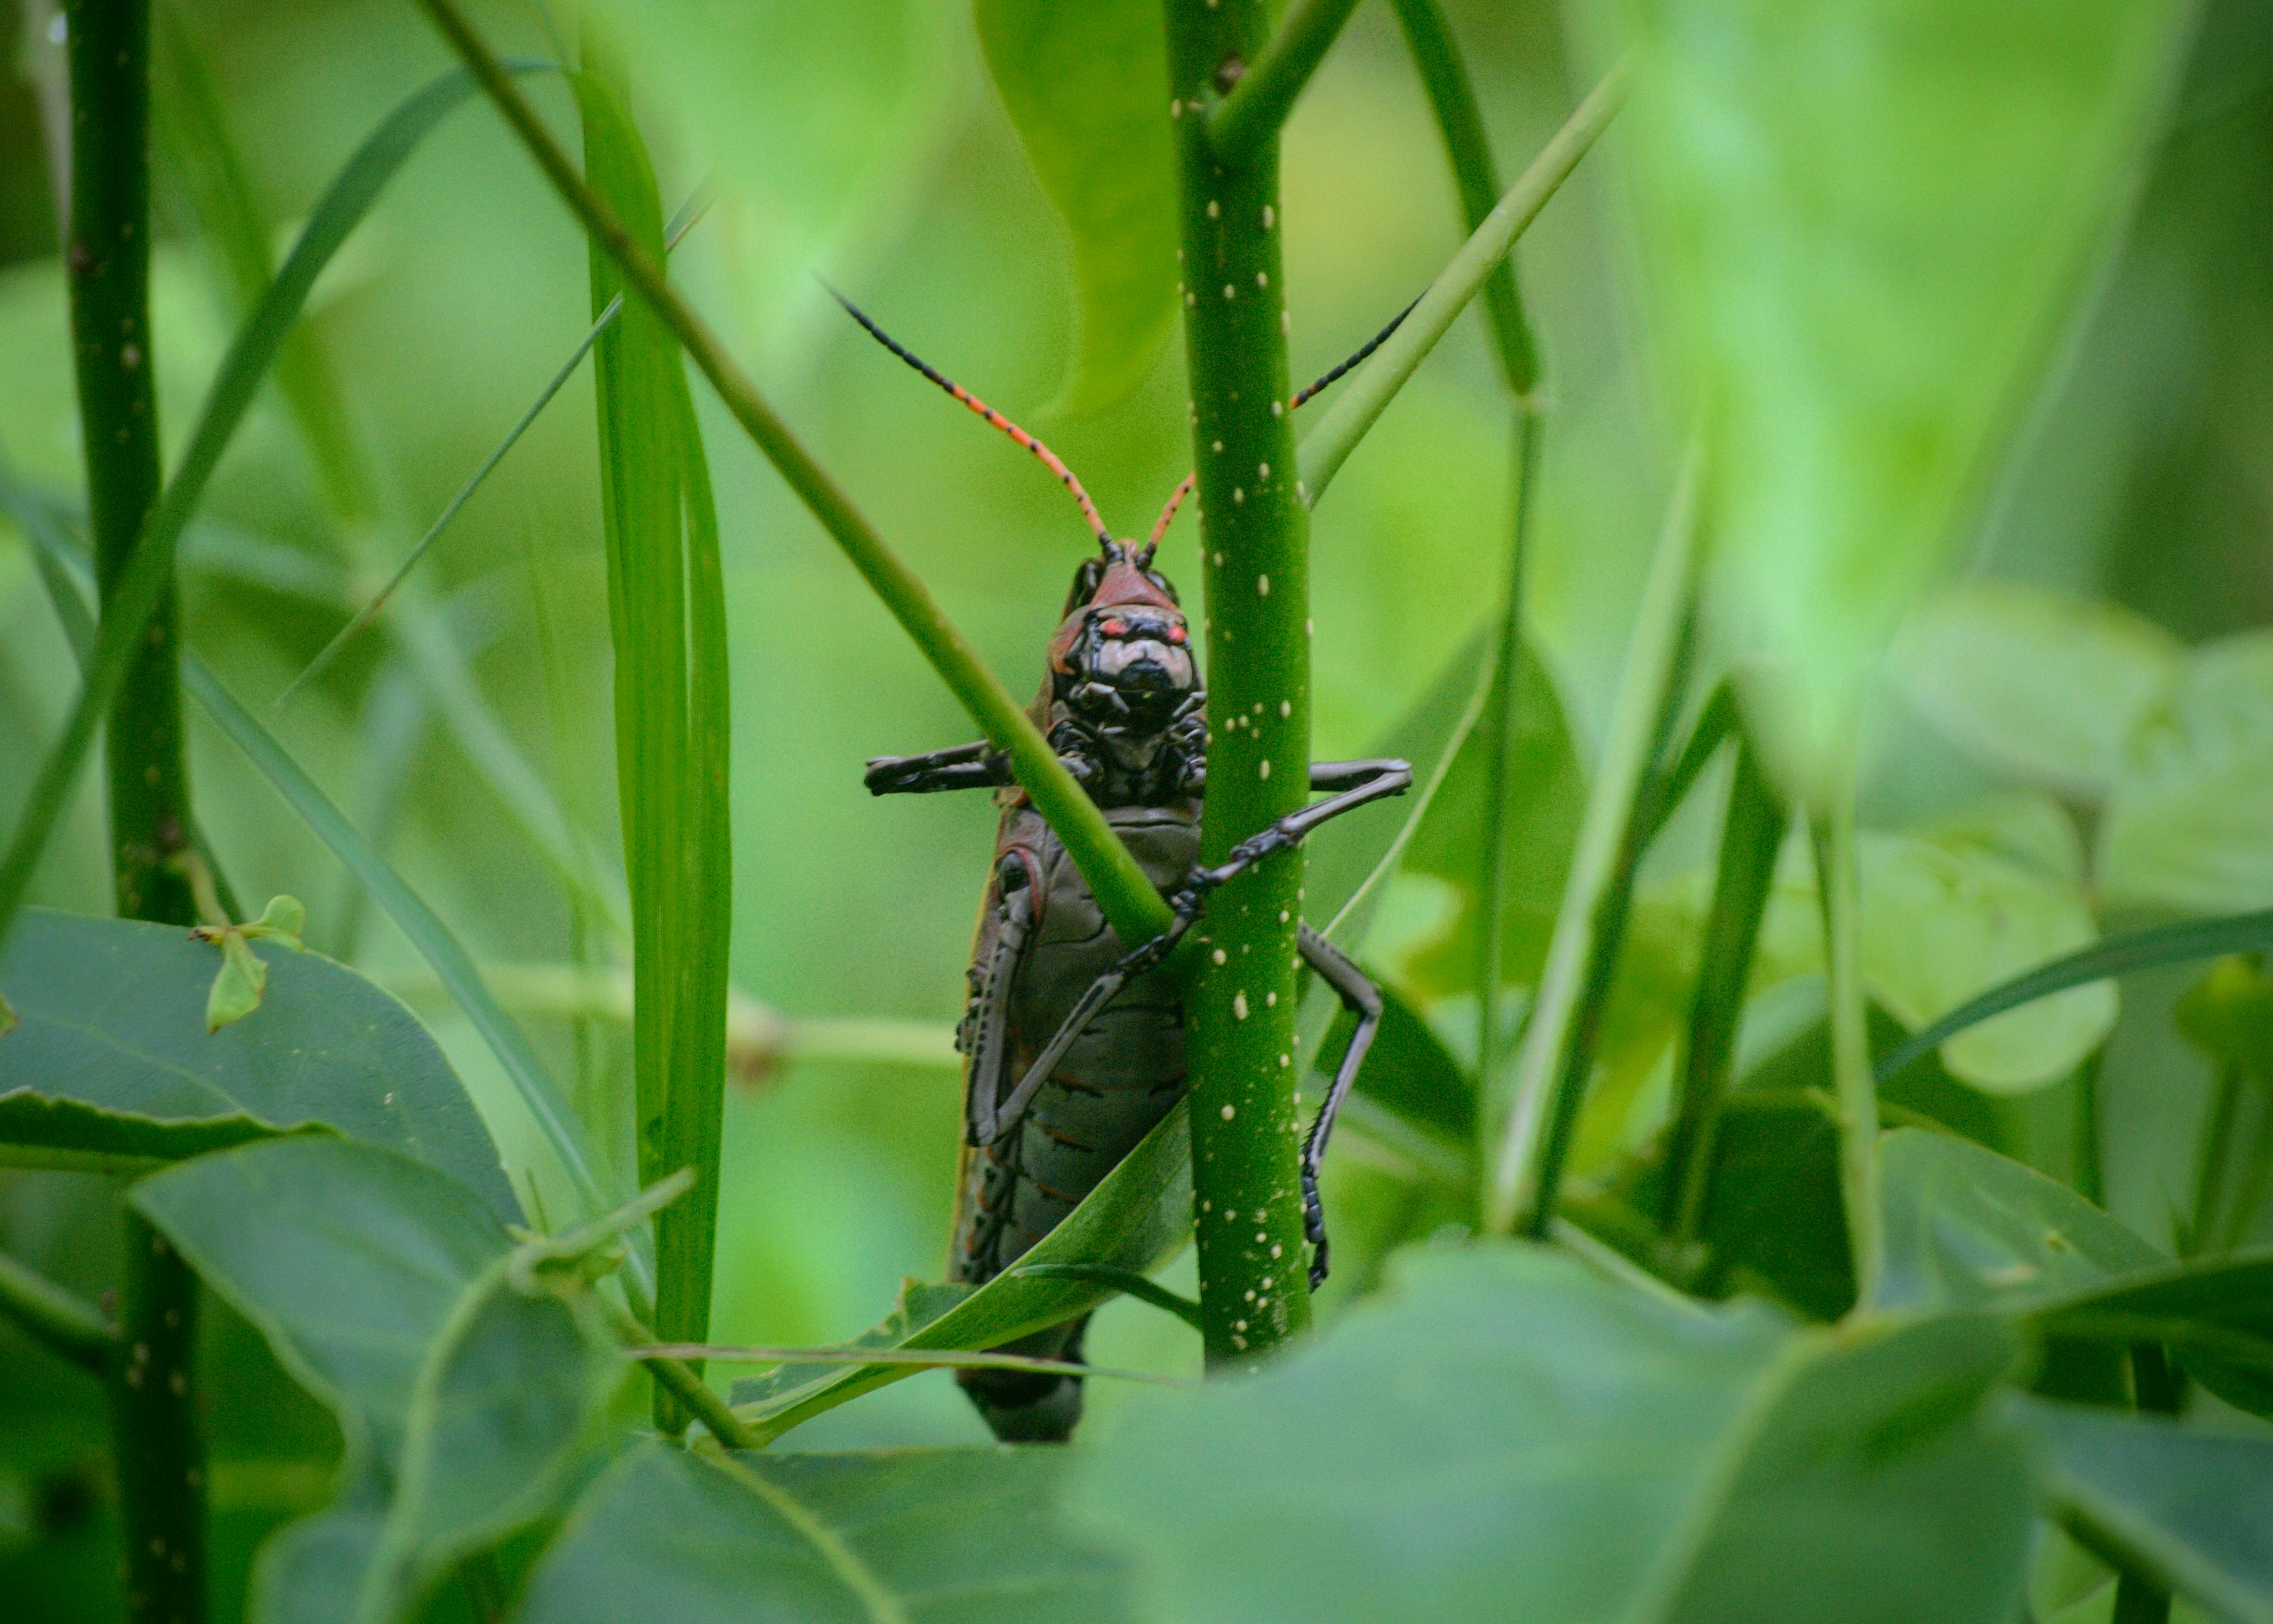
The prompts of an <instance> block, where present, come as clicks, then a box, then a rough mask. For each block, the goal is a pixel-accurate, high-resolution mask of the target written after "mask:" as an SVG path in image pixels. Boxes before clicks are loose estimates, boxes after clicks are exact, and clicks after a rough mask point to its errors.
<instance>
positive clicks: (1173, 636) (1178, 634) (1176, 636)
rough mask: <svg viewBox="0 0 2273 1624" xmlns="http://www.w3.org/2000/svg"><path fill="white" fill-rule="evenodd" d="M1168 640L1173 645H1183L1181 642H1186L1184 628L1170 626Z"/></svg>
mask: <svg viewBox="0 0 2273 1624" xmlns="http://www.w3.org/2000/svg"><path fill="white" fill-rule="evenodd" d="M1168 640H1169V641H1170V642H1172V643H1181V642H1182V641H1183V640H1184V629H1183V627H1182V626H1170V627H1169V628H1168Z"/></svg>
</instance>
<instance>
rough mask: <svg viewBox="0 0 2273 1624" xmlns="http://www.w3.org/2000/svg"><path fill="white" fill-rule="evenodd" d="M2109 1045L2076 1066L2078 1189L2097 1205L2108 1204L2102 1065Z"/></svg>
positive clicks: (2087, 1199) (2076, 1167)
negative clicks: (2101, 1110) (2102, 1126)
mask: <svg viewBox="0 0 2273 1624" xmlns="http://www.w3.org/2000/svg"><path fill="white" fill-rule="evenodd" d="M2106 1056H2107V1049H2106V1045H2104V1044H2102V1045H2101V1046H2100V1047H2098V1048H2097V1049H2094V1050H2093V1051H2091V1052H2090V1053H2089V1054H2087V1055H2085V1056H2084V1057H2083V1064H2082V1065H2081V1066H2077V1067H2076V1068H2075V1193H2076V1194H2078V1195H2081V1196H2082V1197H2083V1199H2084V1200H2086V1201H2089V1202H2090V1203H2091V1204H2092V1205H2093V1206H2095V1207H2104V1206H2106V1205H2107V1151H2106V1149H2105V1146H2104V1143H2103V1142H2102V1139H2101V1135H2100V1123H2099V1068H2100V1066H2101V1065H2102V1064H2103V1063H2104V1060H2105V1059H2106Z"/></svg>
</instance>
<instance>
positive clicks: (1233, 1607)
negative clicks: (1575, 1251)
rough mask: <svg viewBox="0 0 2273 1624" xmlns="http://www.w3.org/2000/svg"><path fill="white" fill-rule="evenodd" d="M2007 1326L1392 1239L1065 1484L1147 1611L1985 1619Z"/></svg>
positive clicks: (1141, 1420)
mask: <svg viewBox="0 0 2273 1624" xmlns="http://www.w3.org/2000/svg"><path fill="white" fill-rule="evenodd" d="M2012 1357H2013V1347H2012V1344H2011V1343H2010V1342H2009V1341H2008V1340H2007V1337H2006V1336H2004V1335H2003V1334H2002V1333H2001V1332H1999V1330H1998V1328H1996V1327H1995V1326H1994V1325H1993V1324H1992V1323H1990V1322H1988V1321H1984V1320H1981V1319H1977V1318H1966V1317H1959V1318H1948V1319H1942V1320H1938V1321H1931V1322H1928V1323H1925V1324H1921V1325H1917V1326H1912V1327H1908V1328H1879V1329H1871V1330H1854V1331H1850V1332H1849V1333H1848V1334H1847V1335H1846V1336H1843V1337H1834V1336H1832V1335H1831V1334H1829V1333H1825V1332H1806V1331H1801V1330H1797V1329H1796V1328H1793V1327H1792V1326H1790V1325H1789V1323H1788V1322H1786V1321H1784V1320H1783V1319H1782V1316H1781V1315H1780V1314H1778V1313H1775V1312H1774V1311H1773V1310H1770V1309H1767V1308H1765V1307H1762V1306H1758V1305H1753V1306H1747V1307H1743V1308H1738V1309H1734V1310H1699V1309H1691V1308H1689V1307H1687V1306H1684V1305H1681V1304H1678V1303H1677V1302H1676V1301H1673V1300H1670V1299H1665V1298H1655V1297H1651V1296H1645V1295H1640V1294H1636V1293H1632V1292H1630V1291H1626V1290H1625V1289H1624V1288H1622V1287H1619V1286H1617V1285H1614V1284H1611V1283H1609V1282H1607V1281H1605V1280H1603V1279H1602V1277H1601V1276H1597V1275H1595V1274H1594V1273H1593V1272H1592V1271H1590V1270H1589V1269H1587V1268H1586V1267H1585V1266H1584V1265H1581V1264H1579V1263H1578V1262H1576V1261H1573V1260H1571V1259H1569V1258H1567V1257H1563V1256H1559V1255H1557V1254H1552V1253H1549V1252H1545V1251H1543V1250H1539V1249H1534V1248H1528V1247H1525V1248H1517V1247H1505V1246H1495V1247H1470V1248H1465V1249H1462V1250H1460V1251H1458V1252H1423V1253H1419V1254H1407V1256H1406V1258H1405V1260H1404V1262H1403V1266H1402V1268H1401V1269H1400V1270H1399V1274H1398V1276H1397V1283H1396V1284H1395V1285H1394V1286H1393V1287H1392V1290H1391V1291H1389V1292H1388V1293H1386V1294H1385V1295H1384V1297H1382V1298H1375V1299H1371V1300H1370V1301H1369V1303H1368V1304H1366V1305H1365V1306H1361V1307H1358V1308H1354V1309H1353V1310H1352V1311H1351V1313H1349V1314H1348V1315H1347V1317H1345V1318H1344V1319H1343V1320H1342V1321H1340V1322H1339V1324H1338V1325H1337V1326H1336V1327H1335V1328H1334V1329H1332V1331H1330V1332H1329V1333H1327V1335H1326V1336H1324V1338H1322V1339H1321V1340H1320V1341H1319V1342H1318V1343H1314V1344H1311V1345H1309V1346H1306V1347H1304V1348H1302V1349H1301V1350H1299V1351H1295V1352H1293V1353H1291V1354H1289V1355H1287V1356H1286V1357H1284V1358H1280V1359H1279V1360H1277V1361H1275V1362H1273V1363H1272V1365H1270V1366H1268V1367H1266V1368H1265V1369H1264V1371H1263V1372H1261V1373H1259V1374H1257V1375H1255V1376H1253V1377H1251V1378H1245V1379H1242V1380H1237V1381H1223V1382H1219V1383H1211V1384H1210V1385H1209V1386H1208V1387H1207V1388H1204V1389H1202V1390H1198V1391H1184V1392H1177V1393H1175V1394H1173V1395H1167V1394H1154V1393H1152V1392H1150V1391H1146V1392H1144V1393H1141V1394H1135V1395H1132V1396H1131V1397H1130V1398H1129V1401H1128V1403H1127V1405H1126V1406H1125V1408H1124V1411H1123V1413H1122V1417H1121V1426H1118V1427H1117V1428H1116V1429H1115V1431H1114V1433H1113V1434H1112V1436H1111V1437H1110V1438H1109V1439H1107V1440H1106V1442H1105V1443H1104V1444H1103V1445H1102V1446H1100V1447H1099V1448H1095V1449H1093V1450H1091V1451H1090V1452H1089V1453H1088V1456H1087V1459H1086V1461H1085V1463H1084V1465H1083V1467H1082V1469H1081V1471H1080V1473H1079V1476H1078V1478H1076V1486H1075V1499H1074V1502H1073V1503H1074V1506H1075V1508H1076V1510H1077V1511H1078V1512H1079V1513H1080V1514H1081V1515H1083V1516H1084V1519H1085V1520H1086V1521H1087V1522H1088V1523H1090V1524H1091V1525H1093V1526H1095V1527H1097V1528H1099V1530H1103V1531H1105V1532H1106V1533H1108V1534H1109V1535H1110V1536H1111V1537H1112V1538H1114V1540H1115V1541H1116V1542H1118V1543H1120V1544H1121V1545H1123V1546H1125V1547H1126V1548H1128V1549H1129V1550H1131V1551H1132V1552H1135V1553H1138V1554H1140V1555H1141V1557H1142V1558H1143V1559H1144V1563H1145V1573H1146V1576H1147V1578H1148V1580H1149V1582H1150V1583H1149V1587H1148V1588H1149V1591H1150V1597H1151V1599H1152V1602H1153V1604H1154V1606H1153V1615H1154V1616H1156V1617H1159V1618H1160V1619H1163V1620H1225V1619H1237V1620H1242V1624H1275V1621H1276V1620H1288V1621H1289V1624H1292V1621H1294V1620H1303V1621H1304V1624H1332V1621H1335V1620H1369V1624H1372V1621H1391V1624H1393V1621H1394V1620H1430V1621H1431V1624H1434V1621H1435V1620H1445V1619H1482V1618H1536V1619H1542V1620H1547V1619H1552V1620H1558V1621H1568V1624H1580V1621H1582V1620H1625V1621H1628V1624H1654V1621H1656V1620H1684V1621H1688V1620H1695V1621H1698V1624H1702V1621H1704V1620H1730V1621H1732V1624H1733V1621H1734V1620H1744V1621H1745V1624H1782V1621H1783V1620H1793V1621H1794V1624H1797V1621H1798V1620H1810V1621H1812V1620H1821V1619H1825V1618H1834V1617H1835V1618H1840V1619H1843V1620H1870V1621H1873V1624H1875V1621H1879V1620H1885V1621H1887V1624H1894V1621H1895V1620H1917V1619H1927V1618H1931V1619H1933V1620H1937V1621H1938V1624H1964V1621H1965V1620H1981V1621H1982V1624H1992V1621H1995V1620H2004V1619H2006V1618H2007V1617H2008V1616H2009V1614H2010V1609H2011V1607H2012V1606H2013V1605H2014V1600H2015V1598H2016V1597H2017V1595H2018V1593H2019V1588H2020V1583H2021V1577H2022V1556H2023V1550H2024V1546H2025V1543H2026V1538H2027V1530H2028V1522H2029V1487H2028V1481H2027V1477H2026V1472H2025V1470H2024V1467H2023V1464H2022V1459H2021V1456H2020V1454H2019V1451H2018V1449H2017V1448H2015V1447H2014V1444H2013V1443H2011V1442H2010V1441H2007V1439H2006V1438H2005V1437H2003V1436H2002V1435H2001V1434H2000V1433H1999V1432H1998V1431H1996V1430H1995V1429H1994V1428H1993V1427H1992V1426H1989V1425H1988V1424H1987V1423H1986V1422H1985V1420H1984V1417H1983V1416H1982V1414H1981V1407H1982V1400H1983V1398H1984V1396H1985V1395H1986V1394H1987V1393H1988V1392H1989V1391H1990V1389H1991V1388H1992V1386H1993V1384H1994V1383H1995V1382H1996V1381H1997V1380H1998V1379H1999V1377H2000V1376H2001V1375H2002V1374H2003V1373H2004V1371H2005V1370H2006V1368H2007V1365H2008V1364H2009V1363H2010V1361H2011V1359H2012ZM1921 1553H1931V1555H1930V1556H1924V1557H1922V1556H1921Z"/></svg>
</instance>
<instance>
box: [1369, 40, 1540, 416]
mask: <svg viewBox="0 0 2273 1624" xmlns="http://www.w3.org/2000/svg"><path fill="white" fill-rule="evenodd" d="M1395 4H1396V7H1397V21H1398V26H1399V27H1400V28H1402V29H1403V30H1404V33H1405V44H1406V47H1407V49H1408V50H1410V51H1411V52H1412V53H1413V65H1414V68H1415V69H1416V70H1417V71H1419V73H1420V75H1421V84H1422V88H1423V89H1425V90H1426V91H1427V92H1428V93H1429V107H1430V109H1432V110H1433V111H1434V112H1435V113H1436V115H1437V134H1438V135H1439V136H1440V137H1441V138H1443V140H1444V155H1445V156H1446V157H1447V158H1448V159H1449V160H1451V161H1452V183H1453V184H1454V185H1455V186H1457V187H1458V188H1459V193H1460V209H1461V212H1462V213H1464V214H1466V215H1467V222H1468V229H1469V230H1471V231H1474V230H1475V229H1476V228H1478V227H1480V226H1482V224H1483V223H1484V221H1487V220H1489V218H1490V217H1491V212H1492V210H1493V209H1494V208H1495V207H1497V206H1498V203H1499V199H1500V193H1501V191H1503V190H1504V189H1503V188H1502V187H1501V185H1500V181H1499V166H1498V164H1497V163H1496V162H1495V161H1493V159H1492V151H1491V140H1490V138H1489V136H1488V135H1487V134H1486V133H1485V131H1484V119H1483V112H1482V109H1481V108H1479V107H1478V106H1477V104H1476V91H1475V86H1474V83H1473V82H1472V81H1471V80H1470V79H1469V77H1468V69H1467V63H1466V62H1464V61H1463V60H1462V59H1461V56H1460V47H1459V41H1458V39H1457V38H1456V37H1455V36H1454V34H1453V33H1452V24H1451V22H1450V21H1449V20H1448V19H1446V18H1445V16H1444V8H1443V7H1442V6H1441V5H1439V4H1437V0H1395ZM1483 294H1484V310H1485V312H1486V313H1487V314H1488V315H1489V317H1490V318H1491V321H1490V327H1491V334H1492V339H1493V341H1494V342H1493V348H1494V350H1495V352H1496V353H1497V355H1498V357H1499V365H1500V373H1501V375H1502V376H1503V377H1504V378H1506V380H1507V386H1508V389H1509V390H1510V391H1511V392H1512V393H1513V394H1514V396H1515V398H1516V401H1517V404H1518V405H1519V406H1520V407H1523V408H1536V407H1537V405H1538V402H1537V400H1535V399H1534V396H1535V394H1536V392H1537V390H1538V387H1539V347H1538V344H1537V342H1536V341H1535V340H1534V338H1533V336H1532V332H1531V322H1530V319H1529V318H1527V316H1526V315H1525V313H1524V308H1523V296H1522V292H1521V290H1520V288H1519V287H1518V286H1517V282H1516V276H1515V258H1514V256H1513V254H1512V253H1509V254H1503V255H1501V256H1500V257H1499V258H1498V259H1497V261H1496V262H1495V263H1494V265H1493V266H1492V269H1491V272H1490V273H1489V275H1488V276H1487V277H1486V278H1485V280H1484V288H1483Z"/></svg>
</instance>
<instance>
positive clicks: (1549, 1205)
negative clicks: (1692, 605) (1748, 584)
mask: <svg viewBox="0 0 2273 1624" xmlns="http://www.w3.org/2000/svg"><path fill="white" fill-rule="evenodd" d="M1695 619H1696V617H1695V612H1694V610H1692V611H1691V612H1690V613H1689V614H1688V615H1686V616H1684V619H1683V623H1682V628H1681V632H1680V633H1679V638H1678V640H1677V643H1676V645H1675V651H1674V657H1673V662H1672V664H1671V666H1670V667H1669V669H1668V670H1667V673H1666V677H1665V684H1664V689H1663V692H1662V693H1661V695H1660V697H1659V701H1658V712H1657V725H1656V727H1655V728H1654V729H1653V730H1652V731H1651V735H1650V739H1651V742H1650V746H1649V757H1648V760H1649V761H1650V764H1651V765H1650V767H1649V770H1648V771H1647V773H1645V774H1644V775H1643V777H1642V782H1641V785H1640V787H1639V789H1638V790H1636V791H1635V793H1634V797H1633V799H1632V801H1631V802H1630V803H1629V804H1628V805H1627V807H1626V814H1625V827H1624V830H1623V831H1622V832H1621V834H1619V837H1618V856H1617V863H1616V864H1614V865H1613V866H1612V868H1611V870H1610V876H1609V883H1608V884H1606V885H1605V886H1604V887H1602V896H1601V899H1600V900H1599V901H1598V902H1596V904H1595V907H1594V932H1593V942H1592V945H1591V946H1590V947H1589V948H1588V951H1587V974H1586V977H1585V979H1584V981H1583V982H1582V983H1581V984H1580V986H1579V1001H1578V1007H1577V1009H1576V1010H1575V1012H1574V1013H1573V1014H1572V1018H1571V1023H1570V1037H1569V1040H1568V1042H1567V1043H1566V1044H1565V1045H1564V1051H1563V1057H1562V1061H1561V1075H1560V1076H1559V1077H1558V1078H1557V1081H1556V1085H1555V1090H1554V1104H1553V1109H1552V1111H1550V1112H1549V1116H1548V1119H1547V1137H1546V1142H1545V1144H1544V1145H1542V1147H1541V1150H1540V1155H1539V1168H1538V1172H1537V1174H1536V1176H1535V1179H1534V1187H1533V1191H1532V1196H1531V1206H1530V1210H1529V1211H1528V1212H1527V1214H1526V1215H1525V1216H1524V1218H1523V1221H1522V1228H1523V1232H1524V1233H1525V1234H1526V1235H1527V1236H1529V1237H1530V1238H1531V1239H1534V1240H1545V1239H1547V1238H1548V1237H1549V1235H1551V1234H1552V1233H1553V1232H1554V1226H1555V1204H1556V1201H1557V1197H1558V1196H1559V1195H1560V1194H1561V1192H1562V1187H1563V1170H1564V1167H1565V1166H1567V1165H1568V1164H1569V1163H1570V1159H1571V1142H1572V1138H1573V1137H1574V1136H1575V1135H1576V1134H1577V1133H1578V1128H1579V1107H1580V1106H1581V1105H1582V1104H1584V1103H1585V1101H1586V1097H1587V1081H1588V1079H1590V1078H1591V1077H1592V1076H1593V1075H1594V1054H1595V1051H1596V1050H1597V1048H1598V1047H1599V1046H1600V1044H1601V1040H1602V1012H1603V1011H1604V1010H1606V1009H1607V1008H1609V1002H1610V988H1611V986H1612V984H1614V983H1615V982H1616V980H1617V973H1618V955H1619V954H1620V953H1621V952H1623V951H1624V947H1625V936H1626V921H1627V919H1628V918H1629V917H1631V916H1632V911H1633V891H1634V877H1635V876H1636V875H1637V874H1638V873H1639V872H1640V870H1641V860H1642V857H1643V856H1644V855H1645V854H1646V853H1647V851H1648V850H1649V842H1650V836H1651V834H1653V832H1654V830H1655V829H1656V828H1657V827H1659V826H1660V825H1661V824H1662V821H1663V815H1662V806H1663V804H1664V802H1665V798H1666V794H1667V790H1668V788H1669V770H1668V765H1667V760H1666V759H1667V756H1668V754H1669V746H1670V744H1671V740H1672V736H1673V724H1674V722H1675V720H1676V719H1677V716H1678V715H1679V713H1680V710H1681V696H1682V692H1683V691H1684V689H1685V688H1686V687H1687V686H1688V682H1689V666H1690V662H1691V658H1692V654H1693V652H1694V647H1695V644H1696V628H1695Z"/></svg>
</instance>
